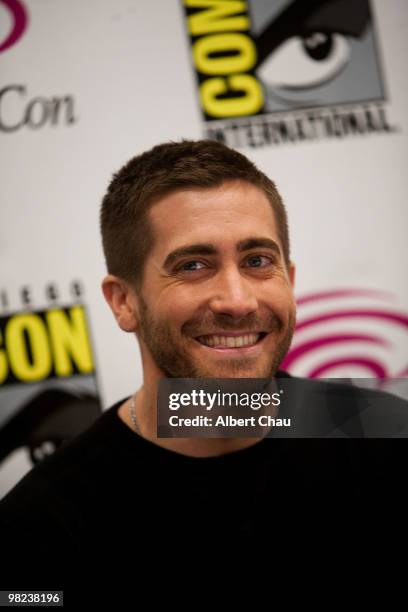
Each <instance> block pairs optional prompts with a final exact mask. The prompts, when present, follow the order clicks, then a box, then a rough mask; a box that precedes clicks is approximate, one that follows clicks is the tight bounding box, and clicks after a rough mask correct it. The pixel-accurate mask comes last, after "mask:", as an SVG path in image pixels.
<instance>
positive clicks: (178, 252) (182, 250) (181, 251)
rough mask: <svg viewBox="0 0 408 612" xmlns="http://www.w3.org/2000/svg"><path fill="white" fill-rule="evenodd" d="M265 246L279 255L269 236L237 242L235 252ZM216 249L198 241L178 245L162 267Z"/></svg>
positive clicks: (215, 252)
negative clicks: (182, 258) (197, 242)
mask: <svg viewBox="0 0 408 612" xmlns="http://www.w3.org/2000/svg"><path fill="white" fill-rule="evenodd" d="M256 248H264V249H265V248H266V249H270V250H271V251H274V253H275V254H276V255H278V256H279V257H280V254H281V252H280V249H279V246H278V244H277V243H276V242H275V241H274V240H271V238H246V239H245V240H241V241H240V242H238V243H237V249H236V250H237V252H238V253H242V252H243V251H249V250H250V249H256ZM217 254H218V250H217V249H216V247H215V246H214V245H213V244H209V243H200V244H190V245H186V246H182V247H179V248H178V249H175V250H174V251H171V253H169V254H168V255H167V257H166V259H165V260H164V264H163V267H164V268H169V267H170V266H171V265H172V264H174V262H175V261H177V260H178V259H180V258H181V257H189V256H190V255H217Z"/></svg>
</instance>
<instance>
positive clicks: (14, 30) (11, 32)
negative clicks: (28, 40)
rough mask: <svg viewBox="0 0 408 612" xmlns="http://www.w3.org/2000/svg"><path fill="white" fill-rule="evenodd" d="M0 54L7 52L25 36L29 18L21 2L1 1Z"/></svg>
mask: <svg viewBox="0 0 408 612" xmlns="http://www.w3.org/2000/svg"><path fill="white" fill-rule="evenodd" d="M0 22H1V26H0V53H1V52H3V51H6V50H7V49H9V48H10V47H12V46H13V45H15V44H16V43H17V42H18V40H19V39H20V38H21V37H22V35H23V34H24V32H25V30H26V28H27V23H28V16H27V10H26V8H25V6H24V4H23V2H21V1H20V0H0Z"/></svg>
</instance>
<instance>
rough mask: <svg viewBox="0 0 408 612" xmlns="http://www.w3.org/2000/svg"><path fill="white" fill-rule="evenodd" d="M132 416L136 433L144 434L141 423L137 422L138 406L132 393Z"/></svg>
mask: <svg viewBox="0 0 408 612" xmlns="http://www.w3.org/2000/svg"><path fill="white" fill-rule="evenodd" d="M129 412H130V418H131V419H132V423H133V427H134V428H135V431H136V433H138V434H139V436H141V435H142V432H141V431H140V426H139V423H138V422H137V416H136V408H135V396H134V395H132V397H131V400H130V409H129Z"/></svg>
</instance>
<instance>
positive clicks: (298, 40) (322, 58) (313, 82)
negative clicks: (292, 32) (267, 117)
mask: <svg viewBox="0 0 408 612" xmlns="http://www.w3.org/2000/svg"><path fill="white" fill-rule="evenodd" d="M349 59H350V45H349V43H348V41H347V38H346V37H345V36H342V35H341V34H334V33H324V32H314V33H311V34H310V35H308V36H304V37H300V36H293V37H291V38H289V39H287V40H286V41H285V42H284V43H283V44H282V45H281V46H280V47H279V49H277V51H276V52H275V53H273V55H271V56H270V58H269V59H267V60H266V61H265V62H263V64H261V66H260V68H259V70H258V72H259V75H260V77H261V78H262V79H263V80H264V81H265V82H266V83H267V84H268V85H269V86H271V87H283V88H289V89H293V90H302V89H303V90H304V89H309V88H313V87H318V86H321V85H323V84H325V83H328V82H329V81H331V80H332V79H334V78H335V77H336V76H337V75H338V74H339V73H340V72H341V71H342V70H344V68H345V67H346V66H347V64H348V63H349Z"/></svg>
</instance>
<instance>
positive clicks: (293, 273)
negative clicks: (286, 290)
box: [288, 261, 296, 289]
mask: <svg viewBox="0 0 408 612" xmlns="http://www.w3.org/2000/svg"><path fill="white" fill-rule="evenodd" d="M288 276H289V281H290V286H291V287H292V289H294V288H295V276H296V266H295V264H294V263H293V261H291V262H290V263H289V268H288Z"/></svg>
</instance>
